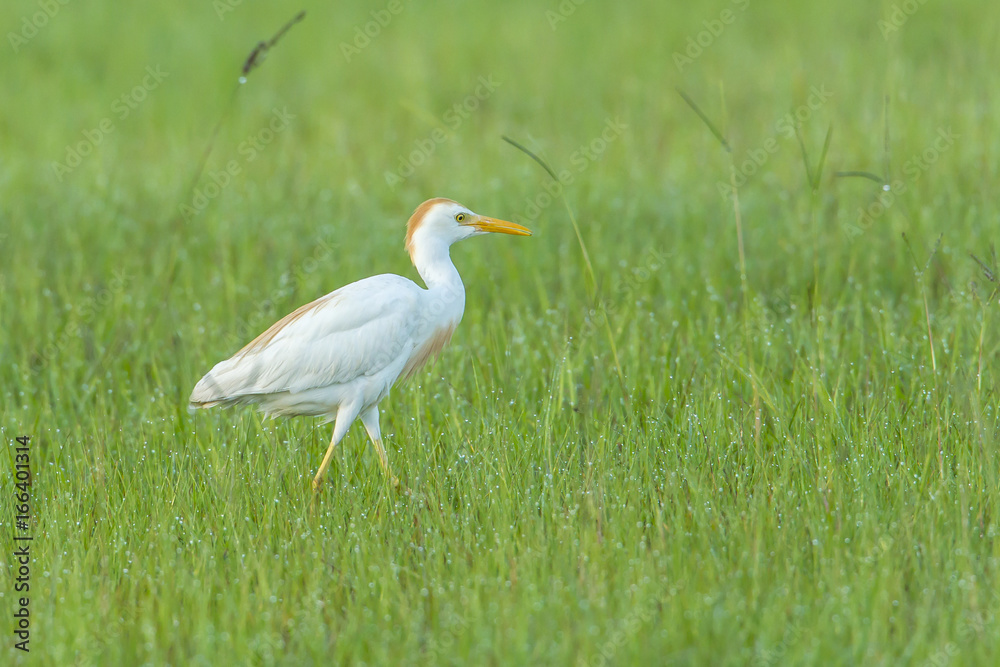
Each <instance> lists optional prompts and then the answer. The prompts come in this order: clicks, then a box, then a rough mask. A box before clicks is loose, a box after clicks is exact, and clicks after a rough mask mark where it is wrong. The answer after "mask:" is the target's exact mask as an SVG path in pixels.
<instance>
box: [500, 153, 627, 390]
mask: <svg viewBox="0 0 1000 667" xmlns="http://www.w3.org/2000/svg"><path fill="white" fill-rule="evenodd" d="M501 138H502V139H503V140H504V141H506V142H507V143H508V144H510V145H511V146H513V147H514V148H516V149H518V150H519V151H521V152H522V153H524V154H525V155H527V156H528V157H530V158H531V159H532V160H534V161H535V162H536V163H538V165H539V166H541V167H542V169H544V170H545V173H547V174H548V175H549V177H551V178H552V180H554V181H555V182H556V183H558V182H559V178H558V177H557V176H556V173H555V171H554V170H553V169H552V167H550V166H549V165H548V164H547V163H546V162H545V160H543V159H542V158H540V157H538V155H536V154H535V153H533V152H532V151H530V150H528V149H527V148H526V147H525V146H523V145H521V144H520V143H518V142H517V141H514V140H513V139H511V138H510V137H508V136H502V137H501ZM559 199H561V200H562V203H563V206H564V207H565V208H566V213H567V215H569V220H570V223H571V224H572V225H573V232H574V233H575V234H576V240H577V243H579V245H580V254H581V255H582V256H583V263H584V266H586V268H587V277H588V278H589V279H590V289H589V290H588V292H589V293H590V298H591V302H592V304H594V305H596V306H598V310H600V311H601V312H602V313H603V315H604V317H603V320H604V328H605V331H606V333H607V336H608V344H609V345H610V346H611V354H612V355H613V357H614V362H615V371H616V372H617V374H618V382H619V384H620V385H621V390H622V395H623V396H624V398H625V401H626V403H627V402H628V400H629V391H628V385H627V384H626V383H625V373H624V372H623V371H622V364H621V360H620V358H619V355H618V345H617V344H616V343H615V337H614V332H613V331H612V329H611V320H610V319H609V317H608V310H607V308H602V307H600V305H599V300H598V298H597V276H596V275H595V273H594V265H593V264H592V263H591V261H590V253H589V252H588V251H587V244H586V242H585V241H584V240H583V234H581V233H580V225H579V223H578V222H577V220H576V215H575V214H574V213H573V209H572V208H571V207H570V205H569V199H567V198H566V191H565V188H563V189H562V190H560V192H559Z"/></svg>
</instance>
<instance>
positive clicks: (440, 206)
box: [190, 198, 531, 490]
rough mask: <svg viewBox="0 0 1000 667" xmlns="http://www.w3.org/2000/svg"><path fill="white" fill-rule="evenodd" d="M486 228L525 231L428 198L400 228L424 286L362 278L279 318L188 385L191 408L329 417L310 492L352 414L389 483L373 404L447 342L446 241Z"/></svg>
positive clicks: (459, 301)
mask: <svg viewBox="0 0 1000 667" xmlns="http://www.w3.org/2000/svg"><path fill="white" fill-rule="evenodd" d="M488 232H500V233H502V234H516V235H519V236H530V235H531V231H530V230H528V229H527V228H525V227H522V226H521V225H518V224H515V223H513V222H506V221H504V220H496V219H493V218H487V217H484V216H481V215H477V214H475V213H473V212H472V211H470V210H469V209H468V208H466V207H464V206H462V205H461V204H459V203H457V202H454V201H451V200H450V199H442V198H437V199H429V200H427V201H425V202H424V203H423V204H421V205H420V206H418V207H417V210H416V211H414V212H413V215H412V216H410V220H409V222H407V225H406V250H407V251H409V253H410V260H411V261H412V262H413V265H414V266H415V267H416V269H417V273H419V274H420V277H421V278H422V279H423V281H424V283H425V284H426V285H427V289H423V288H421V287H420V286H418V285H417V284H416V283H414V282H413V281H412V280H407V279H406V278H403V277H402V276H397V275H393V274H383V275H378V276H373V277H371V278H365V279H364V280H359V281H358V282H355V283H351V284H350V285H347V286H346V287H341V288H340V289H338V290H336V291H334V292H331V293H329V294H327V295H326V296H324V297H320V298H319V299H316V300H315V301H313V302H312V303H307V304H306V305H304V306H302V307H300V308H298V309H297V310H295V311H293V312H292V313H289V314H288V315H286V316H285V317H283V318H281V319H280V320H278V321H277V322H275V323H274V324H273V325H271V327H270V328H268V329H267V331H265V332H264V333H262V334H260V335H259V336H257V338H255V339H254V340H253V341H251V342H250V343H249V344H248V345H247V346H246V347H244V348H243V349H242V350H240V351H239V352H237V353H236V354H235V355H233V356H232V357H230V358H229V359H226V360H225V361H222V362H219V363H218V364H216V366H215V368H213V369H212V370H211V371H209V372H208V374H207V375H205V377H203V378H202V379H201V380H200V381H199V382H198V384H197V385H195V388H194V391H192V392H191V399H190V401H191V407H192V408H210V407H213V406H216V405H222V406H226V407H228V406H231V405H236V404H247V403H249V404H256V405H258V406H259V408H260V410H261V411H262V412H264V413H265V414H268V415H271V416H279V415H281V416H293V415H309V416H325V417H326V418H327V419H326V421H330V420H336V423H335V424H334V427H333V437H332V438H331V440H330V447H329V448H328V449H327V450H326V456H324V457H323V462H322V464H320V467H319V471H317V473H316V477H315V478H314V479H313V489H314V490H316V489H318V488H319V486H320V482H321V480H322V478H323V473H324V472H326V469H327V467H328V466H329V465H330V459H331V458H332V456H333V451H334V449H335V448H336V446H337V443H339V442H340V441H341V439H343V437H344V435H345V434H346V433H347V430H348V428H350V426H351V424H352V423H353V422H354V420H355V419H357V418H358V417H361V422H362V423H363V424H364V426H365V430H367V431H368V436H369V437H370V438H371V441H372V444H373V445H374V446H375V451H376V452H377V453H378V458H379V463H380V464H381V466H382V470H383V472H384V473H385V475H386V476H387V478H388V479H389V480H391V482H392V484H393V485H396V484H398V480H396V478H395V477H394V476H393V475H392V474H391V473H390V472H389V462H388V459H387V458H386V455H385V448H384V447H383V446H382V436H381V433H380V431H379V413H378V404H379V402H381V401H382V399H384V398H385V397H386V396H388V395H389V390H390V389H391V388H392V386H393V385H394V384H395V383H396V381H397V380H398V379H399V378H400V377H409V376H411V375H413V374H414V373H415V372H416V371H417V370H418V369H420V367H422V366H423V365H424V364H425V363H426V362H427V361H428V360H429V359H430V358H432V357H434V356H435V355H437V354H438V353H439V352H440V351H441V349H442V348H443V347H444V346H445V345H446V344H447V343H448V341H449V340H450V339H451V335H452V333H453V332H454V331H455V327H457V326H458V323H459V322H460V321H461V320H462V314H463V312H464V311H465V286H464V285H463V284H462V278H461V277H460V276H459V275H458V270H457V269H456V268H455V265H454V264H453V263H452V261H451V256H450V254H449V250H450V247H451V244H452V243H455V242H456V241H461V240H463V239H467V238H470V237H472V236H479V235H480V234H485V233H488Z"/></svg>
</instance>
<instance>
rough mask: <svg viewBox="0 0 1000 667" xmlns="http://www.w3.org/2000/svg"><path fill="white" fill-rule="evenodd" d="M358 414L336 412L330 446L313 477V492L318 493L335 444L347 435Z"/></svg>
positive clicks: (345, 411) (355, 412) (352, 411)
mask: <svg viewBox="0 0 1000 667" xmlns="http://www.w3.org/2000/svg"><path fill="white" fill-rule="evenodd" d="M357 416H358V413H357V411H356V410H350V409H348V410H345V409H344V408H343V407H341V408H340V409H339V410H338V411H337V422H336V423H335V424H334V425H333V437H332V438H330V446H329V447H327V449H326V456H324V457H323V462H322V463H321V464H320V465H319V470H318V471H317V472H316V476H315V477H313V484H312V486H313V492H316V491H319V487H320V486H321V485H322V483H323V473H325V472H326V469H327V468H329V467H330V460H331V459H332V458H333V450H334V449H336V448H337V444H338V443H339V442H340V441H341V440H343V439H344V436H345V435H347V429H349V428H350V427H351V423H352V422H354V420H355V419H356V418H357Z"/></svg>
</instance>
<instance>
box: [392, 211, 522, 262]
mask: <svg viewBox="0 0 1000 667" xmlns="http://www.w3.org/2000/svg"><path fill="white" fill-rule="evenodd" d="M490 232H496V233H499V234H514V235H516V236H531V230H529V229H528V228H527V227H522V226H521V225H518V224H515V223H513V222H507V221H506V220H497V219H496V218H487V217H486V216H484V215H479V214H477V213H473V212H472V211H470V210H469V209H467V208H466V207H464V206H462V205H461V204H459V203H458V202H454V201H452V200H450V199H444V198H441V197H439V198H437V199H428V200H427V201H425V202H424V203H423V204H421V205H420V206H418V207H417V210H416V211H414V212H413V215H411V216H410V221H409V222H407V223H406V250H407V251H408V252H409V253H410V256H411V257H412V256H413V253H414V250H415V248H416V247H418V246H421V245H425V244H432V243H434V242H436V243H444V245H445V246H446V247H447V246H450V245H451V244H452V243H454V242H456V241H461V240H462V239H467V238H470V237H472V236H478V235H480V234H489V233H490Z"/></svg>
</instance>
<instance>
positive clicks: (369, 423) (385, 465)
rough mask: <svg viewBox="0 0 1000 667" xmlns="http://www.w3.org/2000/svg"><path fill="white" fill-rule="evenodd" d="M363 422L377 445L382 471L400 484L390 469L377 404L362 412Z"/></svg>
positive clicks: (392, 480) (390, 479)
mask: <svg viewBox="0 0 1000 667" xmlns="http://www.w3.org/2000/svg"><path fill="white" fill-rule="evenodd" d="M361 423H362V424H364V425H365V430H366V431H368V437H369V438H371V439H372V444H373V445H375V452H376V453H377V454H378V462H379V463H380V464H381V465H382V472H383V473H385V476H386V478H387V479H388V480H389V483H390V484H392V485H393V486H399V478H398V477H396V476H395V475H393V474H392V473H391V472H390V471H389V457H387V456H386V455H385V447H383V446H382V433H381V431H380V429H379V426H378V406H377V405H373V406H372V407H370V408H369V409H368V410H366V411H365V412H362V413H361Z"/></svg>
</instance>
